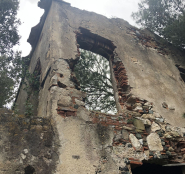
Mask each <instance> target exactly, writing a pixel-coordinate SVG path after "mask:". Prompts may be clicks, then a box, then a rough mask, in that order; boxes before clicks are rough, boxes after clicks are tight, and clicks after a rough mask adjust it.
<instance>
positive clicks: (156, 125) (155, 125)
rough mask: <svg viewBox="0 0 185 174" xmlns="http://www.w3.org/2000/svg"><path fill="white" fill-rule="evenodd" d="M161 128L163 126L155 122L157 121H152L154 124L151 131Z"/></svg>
mask: <svg viewBox="0 0 185 174" xmlns="http://www.w3.org/2000/svg"><path fill="white" fill-rule="evenodd" d="M160 129H161V128H160V126H159V125H158V124H157V123H155V122H153V123H152V126H151V131H152V132H155V131H157V130H160Z"/></svg>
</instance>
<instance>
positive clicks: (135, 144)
mask: <svg viewBox="0 0 185 174" xmlns="http://www.w3.org/2000/svg"><path fill="white" fill-rule="evenodd" d="M129 138H130V141H131V143H132V146H133V147H135V148H136V150H140V148H141V144H140V142H139V140H138V139H137V138H136V137H135V136H134V135H133V134H130V135H129Z"/></svg>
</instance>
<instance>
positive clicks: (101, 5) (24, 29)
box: [15, 0, 140, 56]
mask: <svg viewBox="0 0 185 174" xmlns="http://www.w3.org/2000/svg"><path fill="white" fill-rule="evenodd" d="M38 1H39V0H20V7H19V11H18V18H19V19H20V20H21V22H22V24H21V26H20V27H19V34H20V35H21V39H20V44H19V46H16V47H15V49H16V50H19V51H22V56H27V55H28V54H29V53H30V51H31V46H30V44H29V43H28V42H27V39H28V37H29V34H30V32H31V28H32V27H34V26H35V25H37V24H38V23H39V21H40V17H41V16H42V14H43V13H44V10H43V9H40V8H39V7H38V6H37V3H38ZM64 1H66V2H69V3H71V6H73V7H77V8H79V9H83V10H87V11H92V12H95V13H98V14H102V15H104V16H106V17H108V18H115V17H118V18H122V19H124V20H126V21H128V22H129V23H130V24H131V25H136V24H135V22H134V20H133V19H132V17H131V14H132V12H136V11H137V9H138V5H137V4H138V2H140V0H93V1H92V0H64Z"/></svg>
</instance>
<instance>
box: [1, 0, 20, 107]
mask: <svg viewBox="0 0 185 174" xmlns="http://www.w3.org/2000/svg"><path fill="white" fill-rule="evenodd" d="M18 7H19V1H18V0H0V107H3V105H5V104H6V103H8V102H10V101H11V100H12V99H13V98H14V95H15V90H14V89H15V85H17V84H18V82H19V80H20V76H21V69H22V65H21V64H22V63H21V56H20V52H14V51H13V46H15V45H16V44H18V42H19V39H20V36H19V34H18V31H17V27H18V26H19V25H20V21H19V20H18V19H17V17H16V15H17V10H18Z"/></svg>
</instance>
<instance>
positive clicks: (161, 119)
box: [156, 118, 164, 123]
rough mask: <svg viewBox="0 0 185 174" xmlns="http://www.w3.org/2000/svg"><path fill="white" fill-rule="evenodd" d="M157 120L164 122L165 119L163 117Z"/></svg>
mask: <svg viewBox="0 0 185 174" xmlns="http://www.w3.org/2000/svg"><path fill="white" fill-rule="evenodd" d="M156 120H157V121H159V122H161V123H163V122H164V119H163V118H156Z"/></svg>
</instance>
